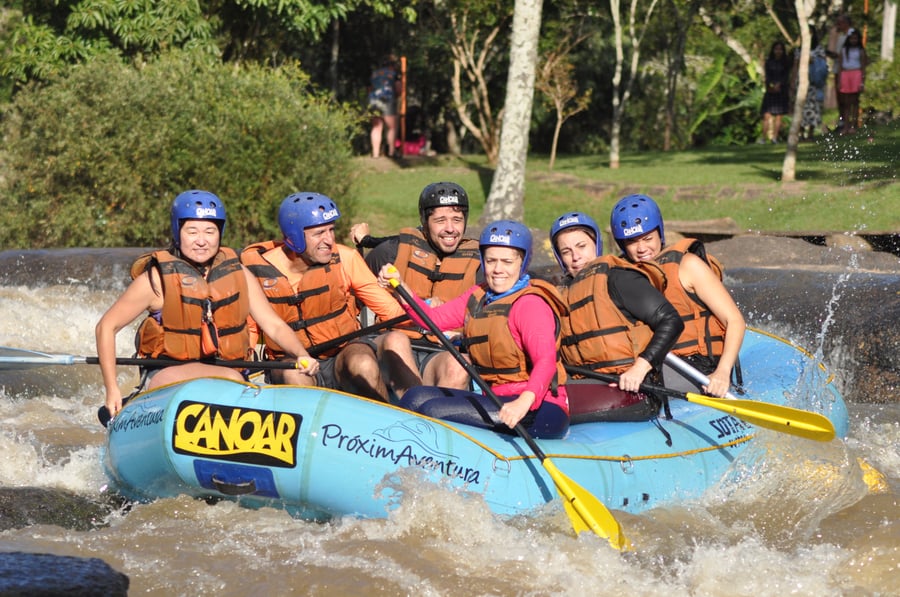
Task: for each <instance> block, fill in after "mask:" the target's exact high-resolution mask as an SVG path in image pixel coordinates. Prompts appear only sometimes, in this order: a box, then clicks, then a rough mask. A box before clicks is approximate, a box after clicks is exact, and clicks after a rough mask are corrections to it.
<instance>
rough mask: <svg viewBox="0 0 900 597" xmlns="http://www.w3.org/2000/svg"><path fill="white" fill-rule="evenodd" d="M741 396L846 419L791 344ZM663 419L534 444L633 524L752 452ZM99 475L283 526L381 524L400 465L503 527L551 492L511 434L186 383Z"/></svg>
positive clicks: (116, 447)
mask: <svg viewBox="0 0 900 597" xmlns="http://www.w3.org/2000/svg"><path fill="white" fill-rule="evenodd" d="M740 357H741V365H742V369H743V376H744V383H745V389H746V391H747V393H746V395H745V396H742V397H743V398H749V399H753V400H759V401H765V402H771V403H775V404H785V405H788V406H793V407H796V408H802V409H806V410H813V411H817V412H820V413H822V414H824V415H826V416H827V417H828V418H829V419H830V420H831V421H832V422H833V423H834V426H835V429H836V432H837V436H838V437H843V436H845V435H846V433H847V425H848V415H847V410H846V406H845V404H844V401H843V398H842V397H841V395H840V392H839V391H838V389H837V388H836V387H835V385H834V379H833V376H831V375H830V374H829V373H828V372H827V371H826V369H825V367H824V366H823V365H822V364H820V363H818V362H817V361H816V360H815V359H814V358H813V357H812V355H810V354H809V353H807V352H805V351H803V350H802V349H799V348H797V347H796V346H794V345H792V344H790V343H789V342H787V341H785V340H783V339H781V338H777V337H775V336H771V335H768V334H765V333H763V332H759V331H755V330H749V331H748V333H747V335H746V338H745V340H744V344H743V347H742V349H741V355H740ZM671 411H672V415H673V418H672V419H671V420H666V419H664V418H660V419H658V421H656V423H657V424H659V425H661V426H662V428H664V429H665V430H666V431H667V432H668V434H669V436H670V437H671V445H667V442H666V436H665V435H664V434H663V433H662V432H661V431H660V429H659V428H657V426H656V424H654V422H650V421H645V422H596V423H582V424H577V425H573V426H572V427H571V429H570V431H569V433H568V435H567V436H566V438H565V439H562V440H538V441H539V443H540V445H541V447H542V449H543V450H544V452H545V453H546V454H547V456H548V457H550V458H552V460H553V462H554V463H555V465H556V467H557V468H558V469H559V470H560V472H562V473H564V474H565V475H566V476H568V477H569V478H571V479H572V480H573V481H575V482H576V483H578V484H579V485H581V486H582V487H583V488H584V489H586V490H587V491H589V492H590V493H592V494H593V495H594V496H595V497H597V498H598V499H599V500H600V501H601V502H603V503H604V504H605V505H606V506H607V507H609V508H612V509H618V510H623V511H627V512H632V513H637V512H640V511H643V510H646V509H648V508H651V507H655V506H659V505H663V504H667V503H676V502H678V501H681V500H685V499H691V498H695V497H698V496H699V495H701V494H702V493H703V492H704V491H705V490H706V489H707V488H709V487H710V486H712V485H713V484H715V483H716V482H717V481H718V480H720V479H721V478H722V477H723V475H724V474H725V472H726V470H727V469H728V468H729V466H730V464H731V462H732V461H733V460H734V459H735V457H736V456H737V455H738V454H739V453H740V452H741V451H742V450H744V449H745V448H746V446H747V445H748V443H749V442H751V441H752V440H753V437H754V433H755V432H756V430H755V428H754V427H753V426H752V425H750V424H748V423H746V422H744V421H741V420H739V419H737V418H735V417H733V416H731V415H728V414H725V413H723V412H722V411H720V410H717V409H713V408H709V407H706V406H701V405H697V404H694V403H690V402H687V401H684V400H677V399H676V400H672V401H671ZM104 466H105V468H106V471H107V473H108V475H109V477H110V479H111V481H112V484H113V486H114V488H115V489H116V490H117V491H118V492H119V493H120V494H122V495H124V496H125V497H127V498H130V499H136V500H141V501H147V500H152V499H155V498H161V497H173V496H176V495H181V494H187V495H191V496H197V497H204V498H230V499H237V500H238V501H239V502H240V503H241V504H242V505H246V506H249V507H261V506H274V507H279V508H285V509H287V510H288V511H289V512H291V514H292V515H294V516H298V517H303V518H308V519H315V520H325V519H328V518H330V517H333V516H343V515H353V516H361V517H385V516H386V515H387V514H388V512H389V510H390V508H391V507H392V506H393V505H394V504H396V502H397V499H398V496H397V495H395V494H392V493H391V492H389V491H384V487H383V485H384V482H385V481H386V480H389V479H390V478H391V476H392V475H395V474H396V473H398V472H400V471H402V470H403V469H408V468H410V467H412V468H414V469H418V470H420V471H422V473H423V474H424V476H425V477H426V478H428V479H430V480H432V481H434V482H442V483H444V484H446V485H447V486H449V487H451V488H460V489H464V490H466V491H468V492H472V493H475V494H478V495H481V496H483V499H484V500H485V502H486V503H487V504H488V506H489V507H490V508H491V510H492V511H494V512H496V513H498V514H503V515H515V514H521V513H525V512H529V511H532V510H535V509H537V508H539V507H541V506H543V505H544V504H546V503H548V502H550V501H552V500H554V499H556V497H557V496H558V493H557V491H556V489H555V486H554V483H553V480H552V479H551V478H550V476H549V475H548V474H547V472H546V470H545V469H544V467H542V466H541V463H540V462H539V461H538V460H537V458H535V457H534V455H533V454H532V452H531V450H530V449H529V448H528V446H527V445H526V444H525V443H524V442H523V441H522V440H521V439H520V438H518V437H516V436H512V435H502V434H498V433H494V432H491V431H487V430H483V429H478V428H474V427H469V426H465V425H456V424H452V423H447V422H444V421H438V420H435V419H429V418H427V417H423V416H420V415H418V414H416V413H412V412H409V411H406V410H402V409H400V408H396V407H394V406H391V405H388V404H384V403H381V402H377V401H373V400H368V399H365V398H361V397H358V396H353V395H350V394H345V393H342V392H338V391H333V390H326V389H322V388H301V387H294V386H257V385H253V384H249V383H237V382H233V381H228V380H224V379H215V378H213V379H198V380H193V381H189V382H184V383H179V384H173V385H169V386H165V387H161V388H157V389H155V390H152V391H149V392H146V393H143V394H140V395H138V396H136V397H135V398H134V399H133V400H131V401H130V402H129V403H128V404H127V405H126V406H125V408H124V409H123V410H122V412H121V413H119V415H118V416H117V417H116V418H115V419H114V420H113V421H112V422H111V423H110V424H109V427H108V442H107V446H106V450H105V452H104Z"/></svg>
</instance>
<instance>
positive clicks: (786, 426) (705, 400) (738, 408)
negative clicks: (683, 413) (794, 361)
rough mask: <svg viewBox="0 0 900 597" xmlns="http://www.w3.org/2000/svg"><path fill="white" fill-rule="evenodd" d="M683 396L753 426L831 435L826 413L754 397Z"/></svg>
mask: <svg viewBox="0 0 900 597" xmlns="http://www.w3.org/2000/svg"><path fill="white" fill-rule="evenodd" d="M685 400H687V401H688V402H694V403H696V404H702V405H703V406H708V407H710V408H715V409H716V410H720V411H722V412H726V413H728V414H731V415H734V416H735V417H737V418H739V419H741V420H744V421H747V422H748V423H752V424H753V425H756V426H757V427H765V428H766V429H772V430H773V431H781V432H783V433H789V434H791V435H796V436H799V437H805V438H807V439H813V440H816V441H819V442H830V441H831V440H833V439H834V436H835V432H834V425H833V424H832V423H831V421H830V420H828V417H826V416H825V415H822V414H819V413H814V412H810V411H808V410H800V409H799V408H791V407H790V406H782V405H780V404H770V403H768V402H760V401H758V400H731V399H727V398H713V397H711V396H703V395H701V394H692V393H690V392H688V393H687V394H685Z"/></svg>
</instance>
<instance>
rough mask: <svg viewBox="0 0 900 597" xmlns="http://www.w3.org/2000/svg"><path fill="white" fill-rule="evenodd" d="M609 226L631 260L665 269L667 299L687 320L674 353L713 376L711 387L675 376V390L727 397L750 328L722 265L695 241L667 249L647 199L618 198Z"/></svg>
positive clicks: (655, 209)
mask: <svg viewBox="0 0 900 597" xmlns="http://www.w3.org/2000/svg"><path fill="white" fill-rule="evenodd" d="M609 226H610V229H611V230H612V235H613V238H614V239H615V240H616V243H617V244H618V245H619V248H621V249H622V251H623V252H624V256H625V257H626V258H627V259H628V260H629V261H631V262H632V263H636V264H641V263H649V262H652V263H656V264H657V265H659V266H660V267H662V269H663V272H664V273H665V275H666V280H667V282H668V283H667V286H666V290H665V295H666V297H667V298H668V299H669V301H670V302H671V303H672V304H673V305H674V306H675V308H676V309H677V310H678V313H679V314H680V316H681V318H682V320H684V322H685V328H684V332H683V333H682V334H681V337H680V338H679V339H678V343H677V344H676V345H675V348H674V349H673V352H674V353H675V354H676V355H677V356H680V357H682V358H685V359H686V360H687V361H689V362H690V363H691V364H693V365H694V367H696V368H697V369H699V370H700V371H701V372H703V373H704V374H706V375H707V376H708V377H709V384H708V385H706V386H701V385H696V384H694V385H693V387H689V386H685V385H684V383H685V382H686V380H684V381H681V382H678V381H677V380H678V378H680V376H678V375H677V374H676V375H670V376H668V377H667V381H670V382H671V383H670V387H675V385H674V384H676V383H681V384H682V386H683V387H684V388H685V389H688V390H689V391H694V390H695V389H696V388H697V387H700V388H701V389H702V390H703V391H704V392H706V393H707V394H710V395H712V396H719V397H722V396H725V394H726V392H728V389H729V387H730V385H731V370H732V368H733V367H734V366H735V363H736V362H737V358H738V353H739V352H740V349H741V344H742V343H743V341H744V331H745V330H746V327H747V326H746V323H745V322H744V316H743V315H741V311H740V309H738V307H737V305H736V304H735V302H734V299H733V298H731V294H729V292H728V289H727V288H725V286H724V284H722V274H721V272H722V269H721V266H720V265H719V263H718V261H716V260H715V259H714V258H713V257H712V256H711V255H707V254H706V249H705V248H704V247H703V243H701V242H700V241H697V240H694V239H684V240H682V241H679V242H678V243H676V244H675V245H673V246H671V247H666V239H665V228H664V226H663V219H662V214H661V213H660V211H659V207H658V206H657V205H656V202H655V201H653V199H651V198H650V197H648V196H646V195H629V196H627V197H623V198H622V199H621V200H619V202H618V203H616V205H615V206H614V207H613V209H612V213H611V214H610V221H609ZM667 371H668V368H667ZM673 373H674V371H673ZM682 379H683V378H682Z"/></svg>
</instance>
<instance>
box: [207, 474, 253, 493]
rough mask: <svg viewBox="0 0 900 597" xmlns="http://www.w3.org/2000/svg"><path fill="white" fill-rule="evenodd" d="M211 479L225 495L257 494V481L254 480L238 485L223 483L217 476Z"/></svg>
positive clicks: (228, 482)
mask: <svg viewBox="0 0 900 597" xmlns="http://www.w3.org/2000/svg"><path fill="white" fill-rule="evenodd" d="M210 479H211V480H212V482H213V485H215V486H216V490H217V491H218V492H219V493H224V494H225V495H247V494H249V493H255V492H256V481H255V480H253V479H250V480H249V481H241V482H238V483H233V482H230V481H223V480H222V479H220V478H219V477H217V476H216V475H213V476H212V477H211V478H210Z"/></svg>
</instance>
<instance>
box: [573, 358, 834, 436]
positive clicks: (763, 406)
mask: <svg viewBox="0 0 900 597" xmlns="http://www.w3.org/2000/svg"><path fill="white" fill-rule="evenodd" d="M566 371H568V372H569V373H572V374H575V375H584V376H585V377H593V378H594V379H599V380H602V381H608V382H615V381H617V380H618V376H616V375H609V374H606V373H599V372H597V371H593V370H591V369H586V368H584V367H574V366H571V365H566ZM641 390H643V391H645V392H652V393H656V394H663V395H667V396H672V397H673V398H680V399H682V400H686V401H687V402H692V403H694V404H699V405H701V406H706V407H709V408H714V409H716V410H720V411H722V412H724V413H728V414H730V415H733V416H735V417H737V418H739V419H743V420H744V421H747V422H749V423H751V424H753V425H757V426H759V427H765V428H766V429H771V430H773V431H779V432H781V433H787V434H790V435H796V436H798V437H804V438H806V439H812V440H815V441H820V442H830V441H831V440H832V439H834V436H835V429H834V424H833V423H832V422H831V421H830V420H829V419H828V417H826V416H825V415H823V414H821V413H817V412H812V411H808V410H801V409H799V408H793V407H791V406H784V405H781V404H773V403H771V402H761V401H758V400H745V399H740V398H739V399H730V398H714V397H712V396H704V395H702V394H694V393H692V392H687V393H685V392H679V391H677V390H670V389H669V388H664V387H662V386H656V385H653V384H648V383H643V384H641Z"/></svg>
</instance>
